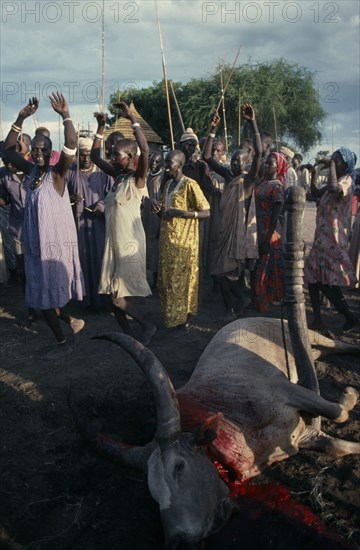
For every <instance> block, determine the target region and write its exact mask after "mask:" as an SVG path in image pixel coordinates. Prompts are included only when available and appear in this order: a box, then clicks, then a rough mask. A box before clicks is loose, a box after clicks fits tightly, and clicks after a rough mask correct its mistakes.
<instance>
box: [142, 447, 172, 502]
mask: <svg viewBox="0 0 360 550" xmlns="http://www.w3.org/2000/svg"><path fill="white" fill-rule="evenodd" d="M147 464H148V487H149V491H150V493H151V496H152V497H153V499H155V500H156V502H157V503H158V504H159V506H160V510H164V509H166V508H169V507H170V504H171V492H170V489H169V486H168V484H167V482H166V479H165V470H164V465H163V462H162V459H161V451H160V448H159V447H158V446H157V447H156V449H155V451H154V452H153V453H152V454H151V455H150V457H149V459H148V461H147Z"/></svg>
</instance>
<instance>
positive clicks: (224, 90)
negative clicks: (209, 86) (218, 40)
mask: <svg viewBox="0 0 360 550" xmlns="http://www.w3.org/2000/svg"><path fill="white" fill-rule="evenodd" d="M241 48H242V46H240V48H239V49H238V52H237V54H236V57H235V59H234V63H233V64H232V67H231V71H230V74H229V76H228V79H227V81H226V84H225V87H224V89H223V91H222V93H221V98H220V100H219V103H218V106H217V107H216V109H215V113H216V114H218V111H219V109H220V105H221V103H222V101H223V100H224V96H225V92H226V90H227V87H228V86H229V83H230V80H231V77H232V75H233V72H234V70H235V65H236V62H237V60H238V57H239V55H240V51H241Z"/></svg>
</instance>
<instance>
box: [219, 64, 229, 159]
mask: <svg viewBox="0 0 360 550" xmlns="http://www.w3.org/2000/svg"><path fill="white" fill-rule="evenodd" d="M219 71H220V84H221V97H222V101H221V103H222V111H223V121H224V135H225V150H226V152H228V150H229V148H228V137H227V127H226V114H225V92H224V82H223V76H222V67H221V64H220V60H219Z"/></svg>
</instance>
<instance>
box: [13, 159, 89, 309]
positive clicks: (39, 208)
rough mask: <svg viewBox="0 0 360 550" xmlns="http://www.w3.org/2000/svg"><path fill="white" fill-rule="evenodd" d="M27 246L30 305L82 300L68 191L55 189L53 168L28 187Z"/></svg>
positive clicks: (53, 305)
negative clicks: (41, 178)
mask: <svg viewBox="0 0 360 550" xmlns="http://www.w3.org/2000/svg"><path fill="white" fill-rule="evenodd" d="M30 179H31V178H30ZM24 248H25V273H26V289H25V299H26V302H27V303H28V305H29V307H32V308H36V309H54V308H57V307H63V306H65V305H66V304H67V303H68V302H69V300H71V299H72V298H73V299H76V300H82V298H83V276H82V272H81V267H80V260H79V252H78V240H77V234H76V227H75V222H74V218H73V213H72V210H71V206H70V199H69V193H68V190H67V188H66V187H65V191H64V194H63V196H60V195H59V193H58V192H57V191H56V190H55V189H54V185H53V177H52V169H51V168H50V169H49V170H48V171H47V172H46V174H45V176H44V178H43V180H42V183H41V184H40V186H39V187H37V188H36V189H34V190H31V189H30V188H28V189H27V194H26V201H25V220H24Z"/></svg>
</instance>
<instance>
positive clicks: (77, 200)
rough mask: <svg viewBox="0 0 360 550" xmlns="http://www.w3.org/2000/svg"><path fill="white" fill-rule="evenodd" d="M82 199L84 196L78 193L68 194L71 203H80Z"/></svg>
mask: <svg viewBox="0 0 360 550" xmlns="http://www.w3.org/2000/svg"><path fill="white" fill-rule="evenodd" d="M83 200H84V197H83V196H82V195H80V193H76V194H75V195H71V196H70V202H71V203H72V204H80V203H81V202H83Z"/></svg>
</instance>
